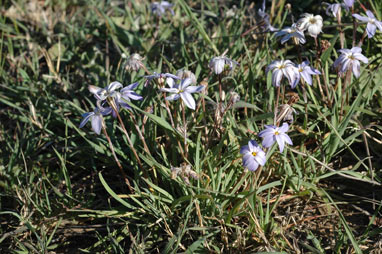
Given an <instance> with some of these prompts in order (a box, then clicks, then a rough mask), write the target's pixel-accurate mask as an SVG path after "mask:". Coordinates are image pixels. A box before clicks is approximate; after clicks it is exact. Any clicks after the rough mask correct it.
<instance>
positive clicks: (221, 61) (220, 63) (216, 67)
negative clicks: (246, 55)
mask: <svg viewBox="0 0 382 254" xmlns="http://www.w3.org/2000/svg"><path fill="white" fill-rule="evenodd" d="M238 64H239V63H238V62H236V61H233V60H231V59H229V58H227V57H225V56H217V57H214V58H212V59H211V61H210V63H209V67H210V68H211V69H212V71H213V72H215V74H220V73H222V72H223V71H224V69H225V68H229V69H230V70H232V68H233V67H234V66H235V65H238Z"/></svg>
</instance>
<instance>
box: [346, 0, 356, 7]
mask: <svg viewBox="0 0 382 254" xmlns="http://www.w3.org/2000/svg"><path fill="white" fill-rule="evenodd" d="M344 3H345V5H346V6H347V7H349V8H350V7H352V6H353V4H354V0H344Z"/></svg>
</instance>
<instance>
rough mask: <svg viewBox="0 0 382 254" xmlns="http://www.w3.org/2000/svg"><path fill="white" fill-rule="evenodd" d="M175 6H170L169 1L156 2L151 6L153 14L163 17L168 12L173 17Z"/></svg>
mask: <svg viewBox="0 0 382 254" xmlns="http://www.w3.org/2000/svg"><path fill="white" fill-rule="evenodd" d="M173 6H174V5H173V4H170V3H169V2H167V1H161V2H160V3H158V2H154V3H152V4H151V11H152V13H153V14H155V15H157V16H162V15H163V14H165V12H166V10H169V11H170V12H171V14H172V15H174V14H175V13H174V10H173V9H172V7H173Z"/></svg>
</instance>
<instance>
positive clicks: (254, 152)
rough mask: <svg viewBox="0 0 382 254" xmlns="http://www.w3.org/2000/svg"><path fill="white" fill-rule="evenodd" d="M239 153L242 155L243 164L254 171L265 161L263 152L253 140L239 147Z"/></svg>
mask: <svg viewBox="0 0 382 254" xmlns="http://www.w3.org/2000/svg"><path fill="white" fill-rule="evenodd" d="M240 153H241V154H242V155H243V166H244V167H246V168H248V169H249V170H250V171H255V170H256V169H257V168H258V167H259V165H261V166H264V165H265V162H266V161H267V159H266V157H265V152H264V151H263V149H261V147H260V146H259V145H258V144H257V143H256V141H254V140H250V141H249V142H248V145H245V146H243V147H241V149H240Z"/></svg>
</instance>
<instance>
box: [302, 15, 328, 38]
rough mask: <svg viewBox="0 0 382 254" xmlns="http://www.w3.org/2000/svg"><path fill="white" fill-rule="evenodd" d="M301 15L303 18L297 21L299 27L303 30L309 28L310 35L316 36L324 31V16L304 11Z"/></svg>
mask: <svg viewBox="0 0 382 254" xmlns="http://www.w3.org/2000/svg"><path fill="white" fill-rule="evenodd" d="M301 16H302V18H300V19H299V20H298V21H297V28H298V29H299V30H302V31H305V30H308V33H309V35H310V36H312V37H314V38H316V37H317V35H319V34H320V33H321V31H322V25H323V21H322V17H321V16H320V15H316V16H314V15H313V14H309V13H304V14H302V15H301Z"/></svg>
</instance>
